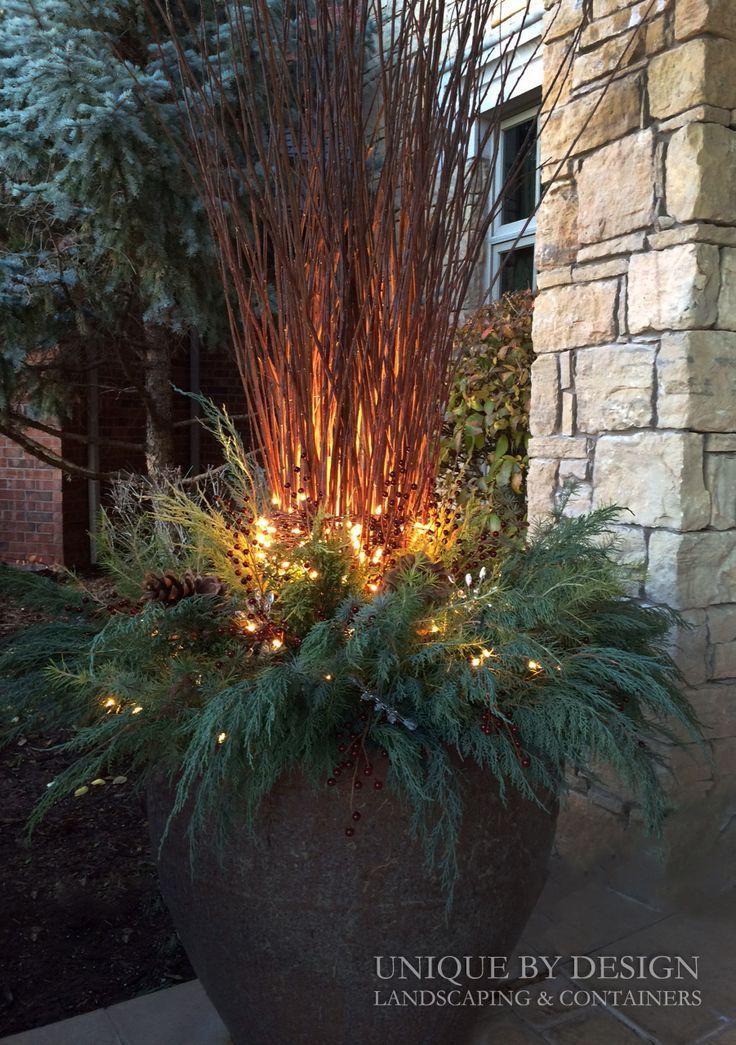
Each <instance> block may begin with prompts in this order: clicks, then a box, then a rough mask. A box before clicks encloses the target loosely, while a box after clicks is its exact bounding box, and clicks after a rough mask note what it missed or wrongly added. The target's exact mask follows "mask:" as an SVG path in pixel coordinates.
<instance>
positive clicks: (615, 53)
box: [572, 22, 646, 90]
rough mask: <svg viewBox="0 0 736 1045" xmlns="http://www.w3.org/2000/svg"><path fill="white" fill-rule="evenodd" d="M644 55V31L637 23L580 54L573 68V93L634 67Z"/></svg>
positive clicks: (641, 25) (640, 24)
mask: <svg viewBox="0 0 736 1045" xmlns="http://www.w3.org/2000/svg"><path fill="white" fill-rule="evenodd" d="M645 54H646V30H645V28H644V26H643V24H642V23H641V22H640V23H638V24H636V25H634V26H633V27H632V28H631V29H628V30H627V31H626V32H625V33H621V35H619V36H614V37H613V38H612V39H607V40H603V41H602V43H601V44H600V45H599V46H598V47H596V48H595V49H594V50H592V51H585V52H584V53H583V54H579V55H578V56H577V57H576V58H575V61H574V62H573V66H572V86H573V90H576V89H577V88H579V87H582V86H584V85H585V84H587V83H591V82H593V81H595V80H600V79H602V78H603V77H610V76H611V75H618V74H619V73H620V72H625V71H626V70H628V69H631V68H632V66H636V64H637V63H638V62H641V60H642V59H643V58H644V56H645Z"/></svg>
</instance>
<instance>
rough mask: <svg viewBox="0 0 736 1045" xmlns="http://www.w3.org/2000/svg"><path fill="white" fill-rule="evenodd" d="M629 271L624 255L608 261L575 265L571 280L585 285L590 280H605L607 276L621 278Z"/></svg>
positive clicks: (627, 261)
mask: <svg viewBox="0 0 736 1045" xmlns="http://www.w3.org/2000/svg"><path fill="white" fill-rule="evenodd" d="M628 271H629V259H628V258H627V257H626V255H625V254H622V255H621V256H620V257H618V258H610V259H609V260H608V261H589V262H587V263H586V264H585V265H575V266H574V268H573V270H572V278H573V281H574V282H575V283H587V282H588V280H591V279H607V277H608V276H623V275H625V274H626V273H627V272H628Z"/></svg>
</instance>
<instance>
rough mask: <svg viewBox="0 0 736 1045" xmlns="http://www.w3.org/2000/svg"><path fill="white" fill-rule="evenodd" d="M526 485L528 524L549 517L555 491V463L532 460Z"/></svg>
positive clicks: (554, 461)
mask: <svg viewBox="0 0 736 1045" xmlns="http://www.w3.org/2000/svg"><path fill="white" fill-rule="evenodd" d="M526 485H527V491H528V515H529V520H530V522H537V521H539V520H542V519H545V518H546V517H547V516H549V515H551V514H552V512H553V511H554V507H555V492H556V490H557V461H556V460H545V459H544V458H540V457H535V458H532V460H531V461H530V462H529V471H528V473H527V480H526Z"/></svg>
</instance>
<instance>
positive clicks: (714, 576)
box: [646, 530, 736, 608]
mask: <svg viewBox="0 0 736 1045" xmlns="http://www.w3.org/2000/svg"><path fill="white" fill-rule="evenodd" d="M646 592H647V596H648V597H649V598H650V599H652V600H653V601H654V602H666V603H668V604H669V605H670V606H674V607H675V608H680V607H686V608H687V607H710V606H713V605H716V604H719V603H733V602H736V532H734V531H732V530H721V531H716V530H704V531H702V532H701V533H673V532H672V531H671V530H655V531H654V533H652V535H651V536H650V538H649V572H648V576H647V582H646Z"/></svg>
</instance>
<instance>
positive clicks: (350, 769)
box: [327, 711, 388, 838]
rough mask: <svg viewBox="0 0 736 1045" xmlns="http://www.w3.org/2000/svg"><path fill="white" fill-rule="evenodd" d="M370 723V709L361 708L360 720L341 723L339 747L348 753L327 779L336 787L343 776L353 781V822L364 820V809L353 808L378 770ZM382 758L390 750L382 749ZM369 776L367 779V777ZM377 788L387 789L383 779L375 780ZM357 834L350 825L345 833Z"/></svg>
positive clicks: (351, 800) (386, 759)
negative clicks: (370, 745) (369, 735)
mask: <svg viewBox="0 0 736 1045" xmlns="http://www.w3.org/2000/svg"><path fill="white" fill-rule="evenodd" d="M369 723H370V715H369V714H368V712H367V711H361V713H360V715H359V716H358V721H357V722H356V721H347V722H343V723H342V725H341V726H340V728H339V730H338V732H337V735H336V739H337V750H338V752H339V753H340V755H343V756H345V757H344V759H343V760H342V761H340V762H337V763H336V765H335V766H334V767H333V770H332V775H331V776H329V777H328V778H327V786H328V787H335V786H336V785H337V784H338V782H339V781H340V779H341V778H342V776H343V773H344V774H345V778H346V779H348V780H349V781H350V784H351V787H350V809H351V813H350V816H351V819H352V821H353V823H357V822H358V821H359V820H360V819H361V816H362V814H361V812H360V811H359V810H357V809H353V803H354V801H355V798H356V795H357V794H358V793H360V792H362V791H363V785H364V783H365V784H366V785H368V784H369V783H370V782H371V779H370V778H371V777H372V776H373V772H374V763H373V757H374V756H372V754H371V752H370V751H369V750H368V748H367V747H366V736H367V733H368V728H369ZM380 755H381V758H382V759H384V760H385V761H386V762H388V751H386V750H382V751H381V752H380ZM364 777H365V778H367V779H365V780H364V779H363V778H364ZM372 782H373V790H374V791H381V790H382V789H383V781H382V780H378V779H374V780H373V781H372ZM354 834H355V828H354V827H350V826H348V827H346V828H345V835H346V837H347V838H352V837H353V835H354Z"/></svg>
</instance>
